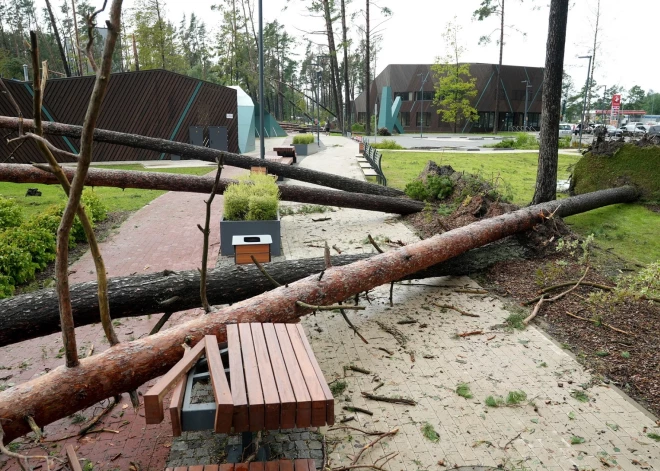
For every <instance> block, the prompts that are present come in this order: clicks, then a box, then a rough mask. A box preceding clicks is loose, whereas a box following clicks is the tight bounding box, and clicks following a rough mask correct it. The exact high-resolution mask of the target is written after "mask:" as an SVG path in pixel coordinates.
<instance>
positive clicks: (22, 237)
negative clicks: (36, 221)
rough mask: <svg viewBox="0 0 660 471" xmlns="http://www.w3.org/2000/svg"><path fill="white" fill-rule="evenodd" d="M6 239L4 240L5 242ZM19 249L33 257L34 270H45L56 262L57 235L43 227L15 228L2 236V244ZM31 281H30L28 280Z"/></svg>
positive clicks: (0, 241)
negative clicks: (51, 263)
mask: <svg viewBox="0 0 660 471" xmlns="http://www.w3.org/2000/svg"><path fill="white" fill-rule="evenodd" d="M3 239H4V240H3ZM3 242H4V243H5V244H6V245H13V246H15V247H19V248H20V250H22V251H24V252H27V253H28V254H30V255H31V257H32V263H33V264H34V268H35V269H38V270H43V269H44V268H46V265H48V264H49V263H50V262H52V261H53V260H55V248H56V243H55V234H53V233H52V232H50V231H48V230H47V229H44V228H41V227H28V226H21V227H13V228H11V229H8V230H7V231H5V232H4V233H3V234H2V237H1V238H0V243H3ZM28 281H29V280H28Z"/></svg>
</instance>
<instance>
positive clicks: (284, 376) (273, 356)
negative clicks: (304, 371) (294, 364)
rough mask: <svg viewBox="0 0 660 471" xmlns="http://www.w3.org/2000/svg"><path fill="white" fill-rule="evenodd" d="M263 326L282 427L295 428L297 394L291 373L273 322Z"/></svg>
mask: <svg viewBox="0 0 660 471" xmlns="http://www.w3.org/2000/svg"><path fill="white" fill-rule="evenodd" d="M262 328H263V330H264V337H265V339H266V345H267V346H268V354H269V356H270V363H271V366H272V367H273V374H274V376H275V383H276V384H277V391H278V393H279V396H280V410H281V415H280V428H281V429H284V430H286V429H290V428H294V427H295V426H296V396H295V395H294V393H293V388H292V386H291V381H290V380H289V373H287V370H286V364H285V363H284V358H283V357H282V350H281V349H280V343H279V341H278V340H277V333H276V332H275V327H274V326H273V324H262Z"/></svg>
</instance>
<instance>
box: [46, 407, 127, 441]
mask: <svg viewBox="0 0 660 471" xmlns="http://www.w3.org/2000/svg"><path fill="white" fill-rule="evenodd" d="M119 400H120V396H116V397H114V398H113V400H112V402H111V403H110V404H109V405H108V407H106V408H105V409H103V410H102V411H101V413H100V414H98V415H95V416H94V417H92V418H91V419H90V420H89V421H88V422H87V423H86V424H85V425H84V426H83V427H82V428H81V429H80V430H79V431H78V432H76V433H72V434H70V435H65V436H63V437H60V438H53V439H51V440H43V441H44V442H47V443H54V442H61V441H63V440H68V439H69V438H74V437H82V436H85V435H88V434H90V433H102V432H108V433H119V431H117V430H110V429H105V428H98V429H94V430H92V428H94V426H95V425H96V424H98V422H99V420H101V419H102V418H103V417H105V416H106V415H108V414H109V413H110V412H111V411H112V409H114V408H115V406H116V405H117V404H119Z"/></svg>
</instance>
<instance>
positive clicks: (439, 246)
mask: <svg viewBox="0 0 660 471" xmlns="http://www.w3.org/2000/svg"><path fill="white" fill-rule="evenodd" d="M637 195H638V193H637V191H636V190H635V189H634V188H632V187H621V188H616V189H611V190H602V191H598V192H594V193H588V194H584V195H579V196H573V197H569V198H565V199H562V200H561V208H559V210H558V215H559V216H561V217H564V216H567V215H571V214H577V213H580V212H584V211H588V210H590V209H593V208H596V207H601V206H606V205H608V204H615V203H621V202H624V201H632V200H634V199H635V198H636V197H637ZM558 205H559V201H551V202H548V203H543V204H541V205H536V206H530V207H526V208H523V209H521V210H518V211H514V212H512V213H507V214H504V215H501V216H497V217H493V218H489V219H482V220H479V221H477V222H475V223H473V224H470V225H468V226H465V227H461V228H459V229H455V230H451V231H448V232H445V233H443V234H438V235H435V236H433V237H430V238H428V239H425V240H422V241H420V242H415V243H413V244H409V245H407V246H405V247H401V248H398V249H394V250H390V251H388V252H387V253H384V254H379V255H376V256H374V257H371V258H369V259H368V260H366V261H361V262H357V263H353V264H351V265H347V266H343V267H337V266H335V267H333V268H331V269H329V270H327V271H326V274H325V277H324V279H323V282H322V289H319V283H318V282H317V281H316V277H307V278H305V279H303V280H300V281H297V282H295V283H291V284H290V285H289V287H288V288H284V287H282V288H277V289H274V290H272V291H269V292H268V293H265V294H261V295H259V296H256V297H254V298H251V299H248V300H246V301H242V302H239V303H236V304H233V305H232V306H229V307H226V308H224V309H222V310H219V311H217V312H216V313H215V314H214V315H213V316H202V317H198V318H196V319H192V320H190V321H188V322H184V323H180V324H178V325H176V326H174V327H172V328H170V329H167V330H164V331H162V332H160V333H158V334H156V335H152V336H149V337H145V338H142V339H138V340H134V341H132V342H127V343H121V344H118V345H116V346H114V347H112V348H110V349H108V350H106V351H105V352H101V353H99V354H97V355H94V356H93V357H91V358H85V359H82V360H80V365H79V366H78V367H77V368H65V367H59V368H55V369H53V370H51V371H50V372H48V373H46V374H44V375H41V376H38V377H36V378H33V379H31V380H29V381H26V382H25V383H21V384H18V385H16V386H14V387H12V388H9V389H7V390H5V391H2V392H0V417H3V418H4V419H5V420H6V422H5V423H6V428H5V434H6V438H7V439H9V440H13V439H14V438H16V437H18V436H20V435H23V434H24V433H26V432H27V431H29V426H28V425H27V423H26V422H25V421H24V420H22V418H23V417H24V416H25V415H27V414H28V413H29V412H33V414H31V415H32V416H33V417H34V420H35V422H36V423H37V424H39V425H40V426H43V425H46V424H49V423H51V422H53V421H55V420H58V419H60V418H62V417H66V416H68V415H70V414H72V413H73V412H76V411H78V410H81V409H84V408H85V407H89V406H91V405H92V404H95V403H96V402H98V401H100V400H102V399H104V398H107V397H111V396H114V395H116V394H118V393H121V392H122V391H127V390H131V389H134V388H136V387H137V386H139V385H142V384H144V383H145V382H147V381H149V380H150V379H153V378H156V377H158V376H160V375H161V374H163V373H164V372H166V371H167V370H168V369H170V368H171V367H172V366H173V365H174V364H175V363H176V362H177V361H179V360H180V359H181V357H182V356H183V350H182V348H181V344H182V343H183V342H184V341H185V340H186V339H188V340H189V342H190V344H193V345H194V344H195V343H197V342H199V341H200V340H201V339H202V338H203V337H204V336H205V335H215V336H216V337H217V338H218V340H219V341H224V340H225V339H226V326H227V324H228V323H232V322H285V321H287V320H289V321H290V320H294V319H297V318H298V317H300V315H302V314H303V312H301V311H305V310H307V311H310V312H311V310H312V309H304V308H301V307H300V306H299V305H297V304H296V302H297V301H298V300H299V299H305V301H306V303H308V304H309V305H311V306H314V305H318V304H325V305H327V304H331V303H333V302H337V301H342V300H344V299H347V298H348V297H350V296H351V295H352V294H353V293H356V292H364V291H368V290H370V289H373V288H375V287H377V286H380V285H382V284H384V283H389V282H390V281H392V280H394V279H400V278H403V277H404V276H407V275H409V274H411V273H414V272H416V271H419V270H421V269H423V268H427V267H429V266H431V265H433V264H435V263H439V262H441V261H445V260H447V259H449V258H451V257H453V256H456V255H458V254H461V253H463V252H466V251H467V250H470V249H472V248H474V247H479V246H482V245H485V244H488V243H490V242H493V241H495V240H499V239H501V238H504V237H506V236H508V235H511V234H515V233H517V232H521V231H524V230H527V229H529V228H531V227H533V226H535V225H536V224H538V223H540V222H541V218H540V216H539V213H540V212H541V211H543V212H552V211H553V210H554V209H555V208H557V206H558ZM127 364H130V369H127V368H126V365H127ZM62 397H67V400H66V401H62V400H61V398H62Z"/></svg>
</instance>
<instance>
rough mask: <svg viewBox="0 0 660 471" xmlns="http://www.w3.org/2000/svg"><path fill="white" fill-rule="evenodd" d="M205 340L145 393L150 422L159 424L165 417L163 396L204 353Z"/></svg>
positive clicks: (145, 404) (145, 415)
mask: <svg viewBox="0 0 660 471" xmlns="http://www.w3.org/2000/svg"><path fill="white" fill-rule="evenodd" d="M204 347H205V342H204V339H201V340H200V341H199V342H197V345H195V346H194V347H193V348H192V349H191V350H190V352H188V354H185V355H184V356H183V358H181V360H179V362H178V363H177V364H176V365H174V367H172V369H171V370H169V371H168V372H167V373H165V374H164V375H163V376H161V377H160V379H159V380H158V382H156V384H154V385H153V386H152V387H151V388H150V389H149V391H147V392H146V393H145V395H144V417H145V419H146V422H147V423H148V424H159V423H161V422H162V421H163V419H164V418H165V416H164V414H163V397H165V394H167V393H168V391H170V390H171V389H172V388H173V387H174V386H176V383H177V381H178V380H179V378H181V377H182V376H183V375H185V374H186V373H187V372H188V370H190V368H192V366H193V365H194V364H195V362H196V361H197V360H198V359H199V357H201V356H202V353H204Z"/></svg>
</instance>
